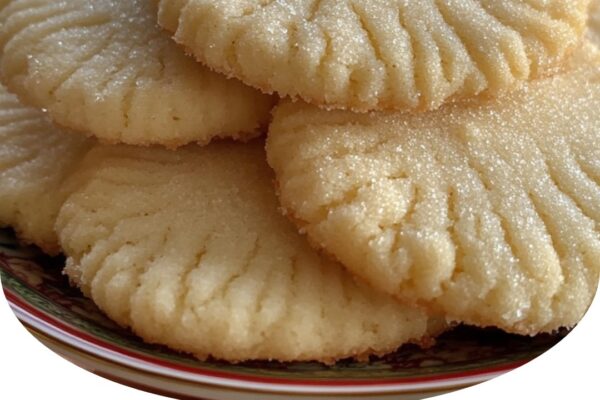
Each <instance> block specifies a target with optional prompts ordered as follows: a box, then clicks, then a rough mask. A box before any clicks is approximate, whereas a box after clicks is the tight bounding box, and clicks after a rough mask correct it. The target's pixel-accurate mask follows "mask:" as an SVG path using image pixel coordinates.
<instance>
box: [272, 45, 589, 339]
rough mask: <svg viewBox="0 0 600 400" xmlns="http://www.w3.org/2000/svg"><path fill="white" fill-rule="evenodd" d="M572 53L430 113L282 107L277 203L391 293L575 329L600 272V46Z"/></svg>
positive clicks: (489, 318) (275, 133)
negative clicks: (489, 95) (514, 84)
mask: <svg viewBox="0 0 600 400" xmlns="http://www.w3.org/2000/svg"><path fill="white" fill-rule="evenodd" d="M574 64H575V67H574V69H573V70H572V71H569V72H568V73H565V74H564V75H559V76H556V77H553V78H549V79H545V80H540V81H536V82H531V83H529V84H528V85H527V87H526V88H525V89H524V90H523V91H519V92H515V93H511V94H510V95H507V96H503V97H501V98H499V99H496V100H493V101H488V102H481V101H471V102H467V103H466V104H462V105H452V106H446V107H444V108H442V109H440V110H437V111H435V112H430V113H424V114H414V115H407V114H370V115H359V114H352V113H348V112H341V111H339V112H325V111H322V110H319V109H318V108H316V107H313V106H309V105H305V104H302V103H297V104H292V103H286V104H283V105H281V106H280V107H279V108H278V109H277V110H276V112H275V117H274V122H273V125H272V127H271V130H270V138H269V142H268V157H269V162H270V164H271V165H272V167H273V168H274V169H275V171H276V175H277V180H278V183H279V188H280V191H281V201H282V203H283V206H284V207H285V209H286V210H287V211H288V213H289V214H290V215H291V216H292V218H293V219H294V220H295V221H296V222H297V223H298V224H299V225H300V226H301V228H302V229H303V230H304V231H305V232H306V233H307V234H308V236H309V237H310V239H311V240H312V241H313V242H314V243H315V244H316V245H318V246H320V247H322V248H324V249H326V250H327V251H328V252H329V253H331V254H332V255H334V256H335V257H336V258H337V259H338V260H339V261H341V262H342V263H343V264H345V265H346V266H347V267H348V268H349V269H350V270H351V271H352V272H354V273H355V274H357V275H359V276H362V277H363V278H365V279H367V280H368V281H369V282H370V283H371V284H372V285H373V286H375V287H376V288H379V289H380V290H383V291H385V292H388V293H391V294H394V295H396V296H398V297H399V298H402V299H404V300H408V301H410V300H412V301H418V302H419V303H423V304H426V305H429V306H430V307H431V309H432V310H436V311H443V312H444V313H446V315H448V316H449V317H450V318H451V319H454V320H459V321H464V322H467V323H471V324H476V325H483V326H487V325H493V326H498V327H500V328H502V329H505V330H507V331H510V332H516V333H522V334H536V333H539V332H547V331H552V330H554V329H557V328H559V327H563V326H573V325H575V324H576V323H577V322H578V321H579V320H580V319H581V318H582V316H583V314H584V313H585V311H586V310H587V308H588V306H589V305H590V302H591V301H592V298H593V296H594V293H595V292H596V288H597V285H598V276H599V270H600V235H599V224H600V113H599V112H598V111H599V110H600V56H599V54H598V52H597V51H596V49H595V48H591V45H590V46H587V47H586V48H585V49H583V50H582V51H581V54H580V55H579V56H578V57H576V58H575V60H574Z"/></svg>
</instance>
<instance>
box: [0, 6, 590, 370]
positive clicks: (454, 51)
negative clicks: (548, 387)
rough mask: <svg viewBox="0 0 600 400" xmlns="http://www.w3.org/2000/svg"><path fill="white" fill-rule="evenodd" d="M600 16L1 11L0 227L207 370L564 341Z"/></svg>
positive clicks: (572, 318) (583, 204)
mask: <svg viewBox="0 0 600 400" xmlns="http://www.w3.org/2000/svg"><path fill="white" fill-rule="evenodd" d="M591 3H593V4H590V1H589V0H572V1H562V0H547V1H538V0H438V1H429V0H427V1H421V2H408V1H392V0H377V1H375V0H373V1H351V0H328V1H314V0H281V1H263V0H243V1H242V0H211V1H209V0H185V1H184V0H160V1H158V0H154V1H152V0H93V1H89V0H63V1H52V0H4V1H0V77H1V79H2V82H3V84H4V85H5V87H6V89H4V88H2V89H0V223H1V224H4V225H7V226H12V227H13V228H14V229H15V231H16V232H17V234H18V235H19V237H20V239H21V240H23V241H24V242H27V243H33V244H35V245H37V246H39V247H40V248H42V249H43V250H44V251H46V252H47V253H49V254H59V253H63V254H64V255H65V256H66V259H67V262H66V268H65V273H66V274H67V275H68V276H69V278H70V280H71V282H72V284H73V285H76V286H77V287H79V288H80V289H81V290H82V292H83V293H84V294H85V295H86V296H88V297H90V298H91V299H92V300H93V301H94V302H95V303H96V304H97V305H98V306H99V307H100V308H101V309H102V310H103V311H104V312H105V313H106V314H107V315H108V316H109V317H110V318H112V319H113V320H115V321H116V322H117V323H119V324H120V325H122V326H125V327H128V328H131V329H132V330H133V331H134V332H135V333H136V334H137V335H139V336H140V337H141V338H143V339H144V340H145V341H147V342H150V343H158V344H164V345H167V346H169V347H171V348H173V349H175V350H179V351H182V352H187V353H192V354H194V355H196V356H197V357H199V358H201V359H204V358H207V357H209V356H212V357H214V358H217V359H222V360H227V361H231V362H239V361H243V360H254V359H268V360H279V361H303V360H317V361H322V362H327V363H331V362H335V361H336V360H338V359H341V358H347V357H357V358H364V357H367V356H370V355H384V354H387V353H390V352H393V351H395V350H396V349H398V348H399V347H400V346H402V345H403V344H406V343H416V344H420V345H424V346H425V345H428V344H430V343H431V341H432V340H433V339H435V337H436V336H437V335H439V334H441V333H442V332H444V331H445V330H447V329H451V328H452V326H454V325H456V324H460V323H464V324H469V325H474V326H479V327H497V328H500V329H503V330H505V331H507V332H511V333H517V334H522V335H536V334H539V333H542V332H552V331H555V330H557V329H559V328H563V327H566V328H570V327H573V326H574V325H576V324H577V323H578V322H579V321H580V319H581V318H582V317H583V315H584V314H585V312H586V310H587V309H588V307H589V305H590V303H591V301H592V299H593V297H594V294H595V292H596V288H597V286H598V282H599V275H600V112H599V111H600V49H599V48H598V47H599V46H600V1H599V0H594V1H592V2H591ZM588 21H590V22H589V23H588ZM261 137H265V138H266V139H265V138H261ZM265 148H266V150H265Z"/></svg>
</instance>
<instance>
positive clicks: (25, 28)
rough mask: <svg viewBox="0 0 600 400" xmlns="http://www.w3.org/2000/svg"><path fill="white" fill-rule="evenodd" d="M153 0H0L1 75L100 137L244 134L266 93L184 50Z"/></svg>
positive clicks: (66, 121)
mask: <svg viewBox="0 0 600 400" xmlns="http://www.w3.org/2000/svg"><path fill="white" fill-rule="evenodd" d="M155 7H156V5H155V4H154V3H153V2H152V1H149V0H120V1H116V0H92V1H89V0H62V1H53V0H4V1H0V56H1V60H0V75H1V77H2V79H3V81H4V83H5V84H6V85H7V86H8V88H9V89H10V90H11V91H13V92H15V93H17V94H18V95H19V96H20V98H21V99H22V100H24V101H25V102H27V103H29V104H32V105H35V106H37V107H40V108H45V109H47V110H48V112H49V114H50V116H51V117H52V118H53V119H54V120H55V121H56V122H57V123H58V124H60V125H61V126H65V127H68V128H71V129H74V130H77V131H81V132H84V133H87V134H90V135H94V136H96V137H98V138H100V139H102V140H104V141H106V142H111V143H114V142H124V143H130V144H136V145H147V144H162V145H166V146H171V147H173V146H178V145H182V144H186V143H189V142H200V143H202V144H205V143H207V142H208V141H210V140H211V139H213V138H215V137H233V138H240V139H248V138H251V137H254V136H256V135H258V134H259V133H260V127H262V126H265V125H266V124H267V123H268V122H269V118H270V114H269V113H270V108H271V105H272V99H271V98H270V97H268V96H265V95H262V94H260V93H259V92H258V91H256V90H254V89H251V88H249V87H247V86H245V85H243V84H242V83H240V82H238V81H235V80H227V79H226V78H225V77H223V76H220V75H218V74H216V73H214V72H211V71H209V70H208V69H207V68H205V67H203V66H201V65H199V64H198V63H196V62H195V61H194V60H193V59H192V58H189V57H187V56H185V54H184V52H183V50H181V49H180V48H178V46H177V45H176V44H175V43H173V41H172V40H171V39H170V38H169V36H168V35H167V34H165V33H164V32H162V30H161V29H160V28H159V27H158V26H157V25H156V10H155Z"/></svg>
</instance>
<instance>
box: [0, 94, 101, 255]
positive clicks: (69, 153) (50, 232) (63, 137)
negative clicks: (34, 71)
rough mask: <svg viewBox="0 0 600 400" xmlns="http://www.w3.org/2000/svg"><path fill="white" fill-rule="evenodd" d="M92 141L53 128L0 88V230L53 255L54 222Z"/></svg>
mask: <svg viewBox="0 0 600 400" xmlns="http://www.w3.org/2000/svg"><path fill="white" fill-rule="evenodd" d="M91 146H92V141H90V140H88V139H85V138H83V137H81V136H80V135H74V134H68V133H65V132H62V131H60V130H58V129H56V128H54V127H53V126H52V125H51V124H50V122H49V120H48V118H47V117H46V116H45V115H44V114H42V113H41V112H39V111H38V110H35V109H32V108H29V107H25V106H23V105H22V104H21V103H20V102H19V100H18V99H17V97H16V96H14V95H12V94H10V93H8V92H7V91H6V89H5V88H4V87H2V86H0V225H10V226H12V227H13V228H14V229H15V231H16V232H17V234H18V236H19V238H20V239H21V240H23V241H25V242H27V243H33V244H35V245H37V246H39V247H41V248H42V249H44V251H46V252H48V253H51V254H56V253H58V252H59V250H60V248H59V246H58V238H57V237H56V234H55V233H54V222H55V220H56V216H57V214H58V210H59V208H60V206H61V205H62V202H63V201H64V199H65V198H66V196H67V195H68V190H67V189H66V188H62V185H63V181H64V179H65V178H66V177H67V176H68V175H69V174H70V173H72V172H73V169H74V168H76V165H77V164H78V162H79V161H80V160H81V158H82V157H83V156H84V155H85V154H86V152H87V150H88V149H89V148H90V147H91Z"/></svg>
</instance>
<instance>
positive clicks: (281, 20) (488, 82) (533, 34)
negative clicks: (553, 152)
mask: <svg viewBox="0 0 600 400" xmlns="http://www.w3.org/2000/svg"><path fill="white" fill-rule="evenodd" d="M588 4H589V0H571V1H564V0H547V1H539V0H437V1H434V0H423V1H392V0H367V1H354V0H325V1H314V0H283V1H267V2H265V1H259V0H160V1H159V23H160V24H161V25H162V26H163V27H165V28H166V29H168V30H170V31H172V32H174V38H175V40H176V41H177V42H179V43H180V44H182V45H184V46H185V47H186V48H188V49H189V50H190V51H191V52H192V53H193V54H194V55H195V56H196V57H197V59H198V60H200V61H201V62H203V63H205V64H206V65H208V66H209V67H211V68H213V69H215V70H217V71H220V72H222V73H225V74H228V75H230V76H234V77H236V78H239V79H241V80H242V81H244V82H246V83H248V84H250V85H252V86H255V87H257V88H260V89H262V90H263V91H265V92H268V93H271V92H273V91H276V92H278V93H279V94H280V95H289V96H291V97H292V98H296V97H299V98H302V99H304V100H306V101H308V102H309V103H313V104H317V105H320V106H326V107H330V108H343V109H352V110H355V111H367V110H374V109H396V110H424V109H425V110H427V109H436V108H438V107H439V106H440V105H442V104H443V103H445V102H448V101H451V100H454V99H457V98H468V97H472V96H475V95H478V94H480V93H486V94H488V95H496V94H498V93H499V92H502V91H505V90H506V89H509V88H513V87H515V86H518V85H519V84H520V83H522V82H524V81H527V80H529V79H532V78H536V77H540V76H544V75H548V74H551V73H553V72H556V70H557V69H559V68H560V67H561V66H562V64H563V63H564V61H565V58H566V57H567V56H569V55H570V53H571V52H572V51H573V50H574V49H575V48H576V47H577V46H578V45H579V44H580V41H581V39H582V37H583V35H584V32H585V23H586V18H587V6H588Z"/></svg>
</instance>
